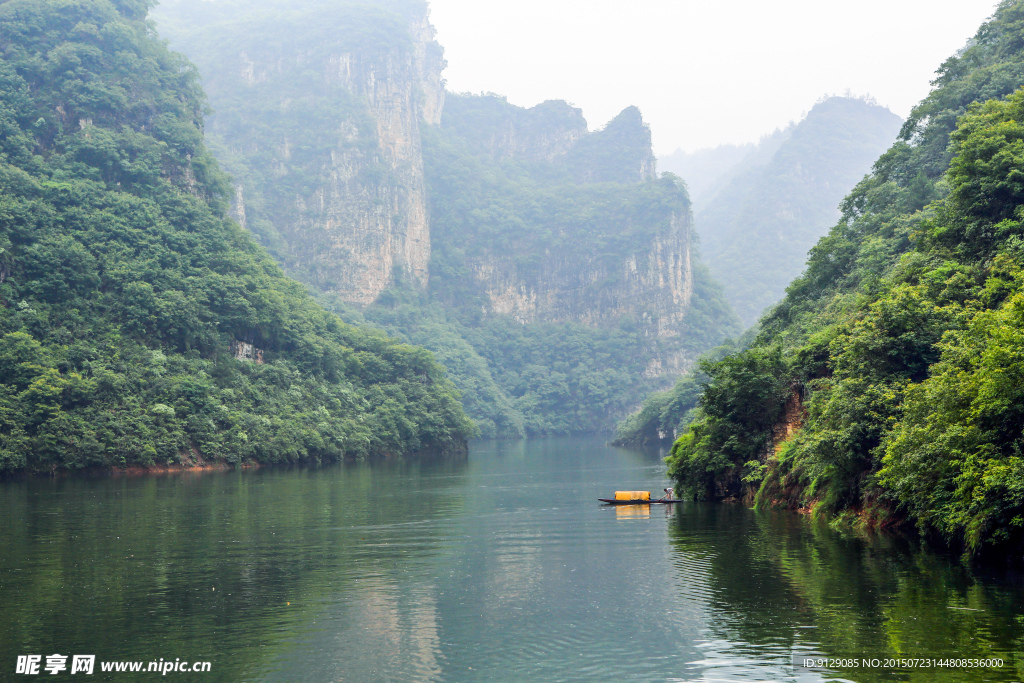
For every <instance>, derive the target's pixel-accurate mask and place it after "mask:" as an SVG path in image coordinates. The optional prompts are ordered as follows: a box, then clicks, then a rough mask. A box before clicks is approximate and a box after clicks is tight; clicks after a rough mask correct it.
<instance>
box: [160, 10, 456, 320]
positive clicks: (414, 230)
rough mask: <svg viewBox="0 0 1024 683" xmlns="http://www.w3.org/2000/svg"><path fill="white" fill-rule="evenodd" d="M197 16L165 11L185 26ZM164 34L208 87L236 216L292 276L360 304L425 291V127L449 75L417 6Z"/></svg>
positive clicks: (300, 14)
mask: <svg viewBox="0 0 1024 683" xmlns="http://www.w3.org/2000/svg"><path fill="white" fill-rule="evenodd" d="M194 4H195V3H194V2H191V0H182V1H179V2H176V3H171V4H170V6H169V8H168V9H167V10H166V11H168V12H171V13H174V16H176V17H179V22H178V23H179V24H180V17H182V16H190V14H189V13H190V12H193V11H195V10H194V8H192V7H191V5H194ZM165 23H168V24H170V25H171V26H172V27H173V26H174V25H175V24H173V23H171V22H165ZM170 33H171V36H172V42H173V44H174V46H175V47H177V48H179V49H181V50H183V51H184V52H186V54H188V55H189V57H190V58H191V59H193V60H194V61H195V62H196V63H197V65H198V66H199V68H200V71H201V73H202V74H203V77H204V86H205V88H206V90H207V93H208V95H209V98H210V101H211V103H212V104H213V108H214V110H215V114H214V115H213V116H211V117H209V118H208V120H207V127H208V133H209V134H210V135H211V137H213V138H215V139H216V140H217V141H218V142H219V143H220V146H221V147H224V148H226V150H224V151H225V152H226V153H223V154H220V155H219V156H220V158H221V162H222V163H223V165H224V166H225V167H226V168H227V169H228V170H229V171H230V172H231V173H232V175H233V176H234V181H235V186H236V196H235V207H234V215H235V217H236V219H238V220H239V222H240V223H242V224H243V225H244V226H245V227H247V228H249V229H250V230H252V231H253V232H254V233H255V234H256V235H257V237H259V238H260V239H261V241H262V242H263V243H264V244H265V245H266V246H268V247H269V248H271V249H272V251H274V252H275V254H276V255H277V256H278V258H279V259H280V260H281V261H282V263H283V264H284V265H285V267H286V268H287V269H288V270H289V272H291V273H292V274H293V275H295V276H296V277H298V278H299V279H302V280H305V281H307V282H309V283H310V284H312V285H314V286H316V287H318V288H319V289H322V290H324V291H329V292H335V293H337V294H338V295H339V296H340V297H341V298H342V299H345V300H348V301H351V302H353V303H356V304H359V305H367V304H369V303H371V302H372V301H373V300H374V299H376V298H377V296H378V295H379V294H380V292H381V291H383V290H384V289H385V288H387V287H388V286H389V285H391V284H392V283H393V282H394V281H395V278H396V277H397V276H398V274H399V273H400V272H401V273H403V274H404V276H405V279H407V280H411V281H412V282H414V283H417V284H418V285H420V286H423V285H425V283H426V281H427V268H428V263H429V261H430V227H429V217H428V212H427V198H426V188H425V184H424V179H423V155H422V151H421V131H420V126H421V125H423V124H426V125H437V124H438V123H439V122H440V117H441V111H442V108H443V106H444V87H443V82H442V79H441V71H442V70H443V69H444V66H445V61H444V56H443V50H442V49H441V47H440V46H439V45H438V44H437V43H436V42H435V41H434V29H433V27H432V26H431V25H430V22H429V20H428V15H427V8H426V4H425V3H420V4H417V3H409V6H408V7H407V8H406V10H405V13H404V14H401V15H399V14H396V13H393V12H386V11H383V10H381V9H380V8H378V7H375V6H374V5H373V3H367V4H365V5H346V6H343V7H331V6H327V5H309V6H305V8H304V9H303V8H299V9H295V10H293V11H290V12H288V13H282V12H280V11H278V12H274V13H268V14H260V13H259V12H258V11H254V12H252V15H251V16H250V17H247V18H246V19H245V20H244V21H241V20H239V19H238V18H237V17H236V16H235V15H228V16H226V17H222V18H221V21H220V22H219V23H218V22H216V21H214V22H212V23H210V24H208V25H206V26H204V27H201V28H194V29H193V30H192V31H190V32H186V33H180V34H175V32H174V31H173V30H172V31H170ZM225 35H227V36H228V38H229V39H225ZM381 36H386V40H381Z"/></svg>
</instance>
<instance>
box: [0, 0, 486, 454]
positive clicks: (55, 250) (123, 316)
mask: <svg viewBox="0 0 1024 683" xmlns="http://www.w3.org/2000/svg"><path fill="white" fill-rule="evenodd" d="M149 6H150V3H148V2H146V1H145V0H119V1H117V2H110V1H108V0H9V1H7V2H3V3H0V55H2V57H0V92H2V95H0V127H2V130H3V134H2V135H0V188H2V189H0V336H2V340H0V471H11V470H30V471H38V470H43V469H45V470H53V469H58V468H67V469H75V468H81V467H87V466H102V467H109V466H126V465H167V464H183V465H191V464H197V463H201V462H211V461H225V462H232V463H237V462H245V461H259V462H292V461H299V460H330V459H339V458H356V457H368V456H372V455H382V454H396V455H397V454H407V453H412V452H415V451H424V450H432V451H443V450H456V451H458V450H462V449H464V448H465V440H466V437H467V436H468V435H469V434H470V432H471V431H472V426H471V424H470V423H469V422H468V420H467V419H466V417H465V416H464V414H463V412H462V410H461V407H460V406H459V401H458V394H457V392H456V391H455V390H454V387H453V386H452V385H451V383H450V381H449V380H448V379H446V378H445V376H444V371H443V370H442V369H441V368H440V366H438V365H437V363H436V362H434V360H433V358H432V356H431V354H430V353H428V352H426V351H424V350H422V349H417V348H413V347H409V346H405V345H402V344H399V343H396V342H395V341H393V340H390V339H388V338H387V337H385V336H384V335H382V334H379V333H376V332H373V331H367V330H363V329H356V328H354V327H352V326H349V325H347V324H345V323H343V322H341V321H340V320H339V319H338V318H337V317H336V316H333V315H331V314H328V313H327V312H326V311H324V310H323V308H321V307H320V306H319V305H317V304H316V303H315V302H314V301H313V300H312V299H311V297H310V296H309V295H308V294H307V293H306V291H305V289H304V288H303V286H301V285H299V284H298V283H296V282H293V281H291V280H289V279H287V278H286V277H285V276H284V275H283V274H282V272H281V270H280V269H279V267H278V266H277V265H276V264H274V262H273V261H272V259H271V258H270V257H269V256H268V255H267V254H266V252H265V251H264V250H263V249H262V248H261V247H260V246H258V245H257V244H256V242H255V241H254V240H253V239H252V238H251V237H250V236H249V235H248V234H247V233H246V232H245V231H243V230H242V229H241V228H240V227H239V226H238V225H237V224H235V223H234V222H233V221H231V220H229V219H228V218H227V212H228V209H229V203H228V202H229V199H230V197H231V195H232V191H231V187H230V185H229V184H228V182H227V180H226V178H225V177H224V176H223V175H222V173H221V172H220V171H219V170H218V166H217V163H216V162H215V161H214V160H213V158H212V156H211V155H210V153H209V152H208V151H207V149H206V147H205V146H204V142H203V113H204V109H205V100H204V96H203V93H202V90H201V89H200V86H199V81H198V77H197V73H196V70H195V69H194V68H193V67H192V66H191V65H190V64H189V63H188V62H187V61H185V59H184V58H182V57H181V56H180V55H176V54H174V53H171V52H170V51H168V50H167V48H166V47H165V44H164V43H163V42H162V41H161V40H160V39H158V38H157V36H156V35H155V33H154V31H153V29H152V27H151V25H150V24H148V23H147V21H146V13H147V10H148V8H149Z"/></svg>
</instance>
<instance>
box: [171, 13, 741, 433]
mask: <svg viewBox="0 0 1024 683" xmlns="http://www.w3.org/2000/svg"><path fill="white" fill-rule="evenodd" d="M427 11H428V8H427V5H426V3H425V2H415V1H412V0H409V1H408V2H383V1H379V2H371V1H364V2H349V3H343V4H338V3H325V2H317V1H310V2H303V3H290V4H284V3H281V2H269V1H266V0H264V1H262V2H257V3H246V4H244V5H243V4H241V3H238V2H234V1H233V0H222V1H219V2H201V1H199V0H177V1H176V2H171V3H169V4H167V5H165V6H162V7H161V14H160V15H159V17H160V18H159V24H158V25H159V26H160V29H161V31H162V32H165V33H166V34H167V35H168V36H169V37H170V39H171V43H172V45H173V46H174V47H175V48H176V49H180V50H182V51H183V52H185V54H187V55H188V56H189V57H190V58H191V59H193V60H194V61H195V62H196V64H197V65H198V67H199V70H200V72H201V73H202V74H203V82H204V86H205V88H206V91H207V92H208V94H209V97H210V103H211V105H212V108H213V110H214V112H215V113H214V114H213V115H212V116H211V117H210V118H209V121H208V127H209V132H210V139H211V140H212V142H211V149H212V150H213V151H214V152H215V154H216V155H217V158H218V159H219V160H220V161H221V163H223V164H224V166H225V168H226V169H227V170H228V171H229V172H230V173H231V174H232V176H233V177H234V179H235V182H236V186H237V187H238V188H239V189H238V191H237V194H236V195H235V197H234V200H235V201H234V212H235V215H236V216H238V217H239V219H240V221H242V222H243V224H244V225H246V226H247V227H248V229H249V230H250V231H252V233H253V234H254V235H255V236H256V237H257V238H258V239H259V240H260V241H261V242H262V243H263V244H264V245H266V246H267V247H268V249H270V250H271V252H272V253H274V254H275V256H276V257H277V258H278V260H279V262H280V263H281V264H282V266H283V267H284V268H285V270H286V272H288V273H289V274H291V275H293V276H294V277H296V278H298V279H300V280H302V281H303V282H306V283H307V284H308V285H310V286H311V287H312V288H313V289H314V290H315V291H317V292H318V297H319V299H320V300H321V301H322V302H324V303H325V305H327V306H329V307H330V308H331V309H332V310H334V311H336V312H338V313H339V314H340V315H342V316H344V317H345V318H346V319H347V320H349V321H352V322H369V323H373V324H377V325H379V326H380V327H381V328H383V329H384V330H386V331H387V332H388V333H389V334H392V335H395V336H397V337H399V338H401V339H405V340H408V341H413V342H416V343H423V344H424V345H426V346H427V347H428V348H430V349H431V350H433V351H434V352H435V353H436V354H437V356H438V357H439V358H441V359H442V360H443V362H444V363H445V366H446V367H447V369H448V370H449V373H450V375H451V377H452V378H453V380H454V381H455V383H456V384H457V385H458V386H459V388H460V389H462V391H463V404H464V406H465V408H466V410H467V411H469V413H470V415H471V416H472V417H473V419H474V420H475V421H476V423H477V425H478V426H479V427H480V428H481V432H482V433H483V434H484V435H487V436H495V435H499V436H519V435H522V434H524V433H565V432H574V431H576V432H578V431H592V430H599V429H610V428H611V426H612V425H613V424H614V422H615V420H617V419H618V418H620V417H622V416H623V415H625V414H626V413H627V412H628V411H629V410H630V409H631V408H632V407H633V406H635V405H636V404H637V403H638V402H639V401H640V399H641V398H642V396H643V395H644V394H645V393H646V392H648V391H650V390H651V389H653V388H657V387H659V386H663V385H664V384H665V383H666V382H667V381H669V380H670V379H671V378H673V377H675V376H677V375H678V374H679V373H680V372H682V371H684V370H685V369H686V368H688V367H689V365H690V364H691V363H692V362H693V360H694V359H695V358H696V356H697V355H698V354H699V352H701V351H703V350H704V349H706V348H708V347H710V346H713V345H715V344H716V343H718V342H720V341H721V340H722V339H723V338H724V337H726V336H728V335H729V334H732V333H734V332H735V331H736V321H735V318H734V317H733V314H732V312H731V311H730V309H729V306H728V304H727V303H726V302H725V301H724V299H723V298H722V296H721V293H720V291H719V290H718V288H717V285H715V284H714V283H713V281H712V280H711V278H710V277H709V276H708V275H707V272H706V269H704V267H703V266H702V265H701V264H700V263H699V261H698V260H697V259H696V258H695V256H694V253H693V249H692V243H693V218H692V211H691V209H690V202H689V198H688V196H687V194H686V190H685V188H684V187H683V185H682V183H681V182H679V181H678V179H676V178H674V177H672V176H670V175H664V176H662V177H658V176H657V173H656V168H655V158H654V155H653V152H652V150H651V143H650V139H651V136H650V131H649V129H648V127H647V125H646V124H645V123H644V121H643V118H642V116H641V113H640V111H639V110H638V109H636V108H635V107H627V108H625V109H624V110H623V111H622V113H621V114H619V115H618V116H617V117H615V118H614V119H613V120H612V121H610V122H608V123H607V124H606V125H605V126H603V127H602V128H600V129H597V130H590V128H589V126H588V124H587V122H586V121H585V120H584V118H583V116H582V113H581V112H580V111H579V110H578V109H575V108H573V107H571V106H570V105H568V104H566V103H565V102H561V101H550V102H545V103H542V104H540V105H537V106H535V107H531V108H523V107H517V106H514V105H512V104H510V103H508V102H507V101H506V100H504V99H503V98H501V97H499V96H494V95H467V94H456V93H448V92H445V91H444V90H443V81H442V79H441V69H442V68H443V65H444V60H443V53H442V52H441V48H440V47H439V46H438V45H437V44H436V42H434V41H433V29H432V28H431V27H430V24H429V21H428V14H427ZM213 37H216V40H214V39H213Z"/></svg>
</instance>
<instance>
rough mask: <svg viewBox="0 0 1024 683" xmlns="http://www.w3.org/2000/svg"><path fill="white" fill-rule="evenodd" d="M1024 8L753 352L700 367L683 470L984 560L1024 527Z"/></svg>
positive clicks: (905, 135)
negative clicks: (958, 547) (909, 531)
mask: <svg viewBox="0 0 1024 683" xmlns="http://www.w3.org/2000/svg"><path fill="white" fill-rule="evenodd" d="M1022 46H1024V2H1021V1H1020V0H1006V1H1004V2H1003V3H1002V4H1001V5H1000V6H999V8H998V10H997V12H996V14H995V15H994V18H993V19H992V20H991V21H990V22H989V23H986V24H985V25H984V26H982V28H981V29H980V30H979V31H978V33H977V35H976V36H975V37H974V39H973V40H972V41H971V42H970V43H969V44H968V46H967V47H966V48H965V49H964V50H962V51H961V52H959V53H957V54H956V55H954V56H953V57H951V58H950V59H949V60H947V61H946V62H945V63H944V64H943V65H942V67H941V68H940V69H939V71H938V77H937V79H936V80H935V81H934V89H933V91H932V92H931V94H930V95H929V96H928V97H927V98H925V99H924V100H923V101H922V102H921V103H920V104H919V105H918V106H917V107H916V108H915V109H914V110H913V112H912V114H911V116H910V118H909V119H908V120H907V122H906V123H905V124H904V126H903V128H902V130H901V132H900V136H899V139H898V140H897V142H896V144H894V145H893V146H892V147H891V148H890V149H889V151H887V152H886V153H885V154H883V155H882V156H881V158H879V160H878V161H877V162H876V163H875V166H874V170H873V171H872V173H871V174H870V175H869V176H868V177H867V178H865V179H864V180H863V181H862V182H861V183H860V184H859V185H858V186H857V187H856V189H855V190H854V191H853V192H852V193H851V194H850V195H849V196H847V198H846V199H845V200H844V201H843V204H842V217H841V219H840V221H839V223H838V224H837V225H836V226H835V227H834V228H832V230H831V231H830V232H829V234H828V235H827V236H825V237H824V238H822V239H821V241H819V242H818V244H817V245H816V246H815V247H814V248H813V249H812V251H811V256H810V259H809V261H808V265H807V269H806V271H805V272H804V274H803V275H802V276H801V277H799V278H797V279H796V280H795V281H794V282H793V283H792V284H791V285H790V286H789V288H788V290H787V293H786V297H785V298H784V300H783V301H782V303H781V304H780V305H779V306H777V307H776V308H775V309H774V310H773V311H772V312H771V313H770V314H769V315H767V316H766V317H765V318H764V319H763V320H762V321H761V331H760V334H759V335H758V337H757V339H756V340H755V341H754V343H753V344H752V345H751V347H750V348H749V349H748V350H746V351H743V352H741V353H737V354H734V355H731V356H729V357H727V358H725V359H724V360H721V361H719V362H712V363H707V364H705V365H704V367H703V371H704V372H705V373H706V375H707V377H708V380H707V382H706V384H705V388H704V390H703V395H702V396H701V398H700V412H701V414H700V416H699V417H698V418H697V420H696V421H695V422H694V423H693V424H691V426H690V428H689V430H688V431H687V432H686V433H685V434H683V435H682V436H681V437H680V438H679V439H678V440H677V441H676V443H675V445H674V446H673V450H672V454H671V457H670V472H671V474H672V476H673V477H674V478H675V479H676V480H677V482H678V484H679V486H680V487H681V488H683V489H685V490H687V491H689V492H690V493H691V494H692V495H695V496H697V497H699V498H720V497H726V496H739V495H744V494H749V495H752V496H754V498H755V499H756V501H757V502H758V503H759V504H762V505H786V506H794V507H796V506H807V507H811V508H813V509H814V510H815V511H817V512H824V513H833V514H836V513H854V512H856V513H859V514H861V515H863V518H864V519H868V520H875V521H892V520H899V519H909V520H913V521H914V522H915V523H916V524H917V525H918V527H919V528H921V529H922V530H924V531H925V532H927V533H930V534H935V535H936V536H938V537H941V538H943V539H945V540H947V541H949V542H952V543H956V544H960V543H962V544H964V546H965V547H967V548H968V549H970V550H972V551H977V550H979V549H981V548H983V547H985V546H986V545H988V544H1000V543H1002V544H1006V545H1005V547H1006V548H1017V547H1019V546H1017V545H1011V544H1017V543H1019V542H1020V540H1021V536H1022V529H1024V459H1022V455H1021V451H1022V447H1024V414H1022V412H1021V406H1022V405H1024V395H1022V391H1024V377H1022V376H1021V368H1022V367H1024V356H1022V354H1024V343H1022V342H1024V315H1022V311H1024V239H1022V238H1024V222H1022V221H1024V185H1022V183H1021V178H1020V174H1021V171H1020V169H1021V168H1022V164H1024V156H1022V151H1021V150H1022V149H1024V125H1022V121H1024V91H1021V90H1020V88H1021V86H1022V85H1024V50H1022Z"/></svg>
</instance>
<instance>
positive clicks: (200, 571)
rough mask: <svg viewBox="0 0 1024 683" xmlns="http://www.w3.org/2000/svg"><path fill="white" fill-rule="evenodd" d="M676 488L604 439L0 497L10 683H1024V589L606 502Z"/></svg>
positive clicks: (0, 489)
mask: <svg viewBox="0 0 1024 683" xmlns="http://www.w3.org/2000/svg"><path fill="white" fill-rule="evenodd" d="M665 486H668V482H667V480H666V479H665V468H664V464H663V463H662V462H661V460H660V457H659V455H658V454H653V453H648V454H644V453H638V452H632V451H628V450H623V449H617V448H612V447H609V446H606V445H605V444H604V440H602V439H600V438H596V437H587V438H550V439H531V440H526V441H478V442H474V443H473V444H471V448H470V453H469V457H468V458H467V459H464V460H460V461H456V462H450V461H441V462H421V463H396V462H380V463H373V464H350V465H342V464H338V465H332V466H325V467H295V468H268V469H256V470H246V471H228V472H186V473H177V474H170V475H157V476H141V477H140V476H135V477H132V476H107V475H104V476H87V477H58V478H55V479H49V478H46V479H32V480H15V481H6V482H0V528H2V529H3V532H2V536H0V615H2V616H0V680H12V679H15V680H32V677H30V676H29V677H26V676H15V675H14V674H13V672H14V671H15V666H16V661H17V657H18V656H19V655H31V654H38V655H42V656H43V661H44V663H45V656H46V655H51V654H63V655H75V654H94V655H96V658H97V662H103V661H132V660H138V661H145V662H149V661H154V660H160V659H163V660H164V661H165V662H171V661H176V660H179V659H180V660H182V661H187V662H195V661H208V662H210V672H209V673H202V674H187V673H175V672H172V673H170V674H168V675H167V676H166V678H167V679H168V680H178V681H186V680H195V681H221V680H223V681H355V682H364V681H467V682H475V681H586V680H593V679H607V680H616V681H674V680H687V681H688V680H698V681H823V680H850V681H891V680H915V681H916V680H920V681H1014V680H1017V681H1020V680H1024V655H1022V651H1024V585H1022V582H1021V580H1020V578H1019V577H1017V576H1015V575H1012V574H1008V573H1006V572H1000V571H991V572H983V571H980V570H978V569H977V568H971V567H969V566H966V565H965V564H963V563H961V562H959V561H958V560H957V558H955V557H948V556H945V555H942V554H940V553H935V552H928V551H925V550H923V549H922V548H921V547H919V545H918V544H917V543H916V542H915V541H913V540H907V539H901V538H894V537H866V536H862V535H857V534H852V533H846V534H843V533H839V532H836V531H833V530H831V529H829V528H828V527H827V526H825V525H823V524H819V523H814V522H812V521H811V520H809V519H807V518H806V517H802V516H800V515H797V514H795V513H782V512H778V513H765V512H761V513H758V512H755V511H752V510H749V509H746V508H745V507H743V506H741V505H738V504H705V503H700V504H696V503H686V504H682V505H675V506H650V507H649V508H648V507H646V506H645V507H640V508H626V509H624V508H613V507H606V506H602V505H600V504H599V503H598V502H597V500H596V499H597V498H598V497H605V496H607V495H609V494H611V493H612V492H613V491H614V490H616V489H647V490H651V491H652V493H653V492H660V491H661V489H662V488H663V487H665ZM814 657H826V658H832V659H845V660H847V661H846V662H845V663H843V662H840V666H835V662H833V669H832V670H831V672H830V671H828V670H822V669H819V668H807V667H804V666H801V663H802V662H803V661H804V660H805V659H807V658H812V659H813V658H814ZM891 657H902V658H933V659H939V660H943V659H949V658H959V659H972V658H976V659H997V660H1002V666H995V667H980V668H979V667H970V666H968V667H952V668H951V667H945V666H939V667H936V666H932V667H930V668H927V669H917V670H915V669H912V668H908V667H906V666H902V667H901V666H897V667H896V668H895V669H894V668H893V667H892V663H891V662H890V663H888V664H889V666H886V664H887V663H886V662H885V660H886V659H887V658H891ZM873 660H877V662H874V661H873ZM851 662H853V663H851ZM68 673H69V672H67V671H64V672H62V674H68ZM41 677H45V678H46V679H47V680H50V679H62V678H65V677H67V678H70V679H72V680H74V679H76V678H77V677H78V676H77V675H76V676H70V675H68V676H64V675H61V676H50V675H46V674H45V672H44V673H43V674H42V675H41ZM135 678H137V677H132V676H131V675H128V674H124V673H122V674H114V673H109V674H104V673H103V672H101V671H100V670H99V664H97V667H96V673H95V674H94V675H93V676H92V677H88V678H86V680H134V679H135ZM142 678H144V679H147V680H156V678H161V677H160V676H156V675H153V674H151V675H149V676H145V677H142Z"/></svg>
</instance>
